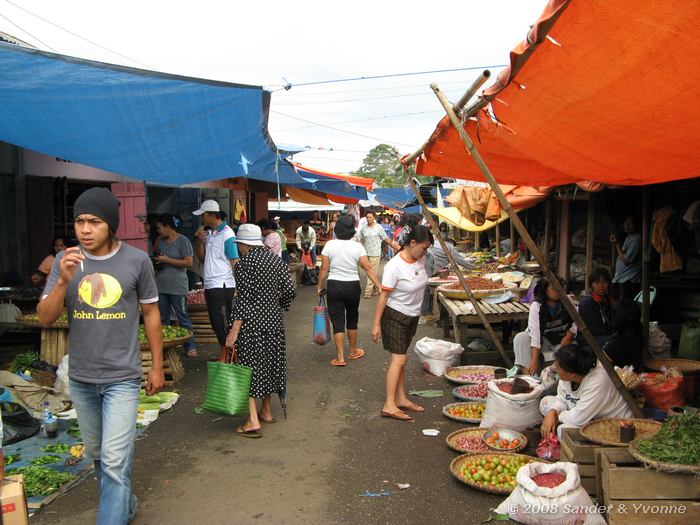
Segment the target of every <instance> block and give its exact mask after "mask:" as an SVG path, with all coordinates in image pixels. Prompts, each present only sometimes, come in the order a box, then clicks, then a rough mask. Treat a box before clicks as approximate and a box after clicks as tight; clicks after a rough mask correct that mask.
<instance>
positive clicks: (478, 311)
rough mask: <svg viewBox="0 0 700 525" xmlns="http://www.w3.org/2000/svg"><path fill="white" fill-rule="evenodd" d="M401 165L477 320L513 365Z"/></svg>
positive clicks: (413, 184)
mask: <svg viewBox="0 0 700 525" xmlns="http://www.w3.org/2000/svg"><path fill="white" fill-rule="evenodd" d="M402 164H403V163H402ZM402 167H403V171H404V175H405V176H406V178H407V179H408V184H409V185H410V186H411V189H412V190H413V193H414V194H415V196H416V199H417V200H418V203H419V204H420V207H421V210H422V211H423V215H424V216H425V219H426V220H427V221H428V224H430V229H431V230H432V231H433V237H435V239H437V241H438V242H439V243H440V246H441V247H442V251H443V252H445V256H446V257H447V260H448V261H450V264H451V265H452V268H454V269H455V273H456V274H457V279H458V280H459V283H460V284H461V285H462V288H463V289H464V291H465V292H466V293H467V296H468V297H469V300H470V301H471V303H472V305H473V306H474V310H476V315H477V316H478V317H479V320H480V321H481V323H482V324H483V325H484V328H486V331H487V332H488V334H489V337H490V338H491V341H493V344H494V345H495V346H496V350H498V353H499V354H501V357H502V358H503V361H504V362H505V364H506V367H507V368H511V367H512V366H513V361H512V360H511V359H510V357H509V356H508V354H506V351H505V349H504V348H503V344H501V340H500V339H499V338H498V337H497V336H496V332H494V330H493V327H492V326H491V323H489V320H488V319H486V315H484V312H483V310H482V309H481V306H479V301H477V299H476V297H474V294H473V293H472V290H471V288H469V285H468V284H467V280H466V279H465V278H464V275H463V274H462V272H460V271H459V266H458V265H457V262H456V261H455V259H454V257H452V254H451V253H450V250H449V249H448V248H447V243H446V242H445V239H443V238H442V235H440V230H439V228H438V225H437V223H436V222H435V220H434V219H433V216H432V214H431V213H430V211H429V210H428V207H427V206H426V205H425V201H424V200H423V197H422V196H421V194H420V191H418V187H417V186H416V182H415V181H414V180H413V177H411V176H410V175H409V173H408V170H407V169H406V165H405V164H403V166H402Z"/></svg>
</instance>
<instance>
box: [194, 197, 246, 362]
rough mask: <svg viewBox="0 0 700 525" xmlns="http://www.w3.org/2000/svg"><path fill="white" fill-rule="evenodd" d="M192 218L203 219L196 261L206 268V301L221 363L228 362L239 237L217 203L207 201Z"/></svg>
mask: <svg viewBox="0 0 700 525" xmlns="http://www.w3.org/2000/svg"><path fill="white" fill-rule="evenodd" d="M192 213H193V215H201V217H202V227H201V228H199V230H197V239H198V241H197V247H196V250H197V257H198V258H199V260H200V261H202V263H203V264H204V272H203V273H204V275H203V277H202V278H203V280H204V297H205V299H206V301H207V310H208V311H209V322H210V323H211V327H212V330H214V333H215V334H216V339H217V341H218V342H219V345H220V346H221V352H220V354H219V360H220V361H224V360H225V359H226V335H227V329H226V328H227V325H228V320H229V317H230V316H231V309H232V307H233V294H234V291H235V289H236V281H235V280H234V278H233V266H234V265H235V264H236V261H237V260H238V245H237V244H236V234H235V233H233V230H232V229H231V227H230V226H229V225H228V224H226V221H225V220H224V219H225V218H226V213H225V212H222V211H221V209H220V208H219V203H218V202H216V201H215V200H206V201H204V202H203V203H202V205H201V206H200V207H199V209H198V210H196V211H193V212H192Z"/></svg>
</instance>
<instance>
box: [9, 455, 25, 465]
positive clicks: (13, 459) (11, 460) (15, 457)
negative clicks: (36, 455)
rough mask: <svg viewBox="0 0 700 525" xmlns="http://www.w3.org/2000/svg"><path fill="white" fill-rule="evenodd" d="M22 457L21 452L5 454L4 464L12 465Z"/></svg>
mask: <svg viewBox="0 0 700 525" xmlns="http://www.w3.org/2000/svg"><path fill="white" fill-rule="evenodd" d="M21 459H22V454H10V455H9V456H5V465H12V464H13V463H17V462H18V461H19V460H21Z"/></svg>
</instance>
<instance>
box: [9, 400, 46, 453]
mask: <svg viewBox="0 0 700 525" xmlns="http://www.w3.org/2000/svg"><path fill="white" fill-rule="evenodd" d="M1 406H2V426H3V435H2V446H3V447H4V446H6V445H11V444H12V443H17V442H18V441H22V440H24V439H27V438H30V437H32V436H33V435H35V434H36V433H37V432H39V429H40V428H41V422H40V421H39V420H38V419H34V418H33V417H32V415H31V414H30V413H29V412H27V410H26V409H25V408H24V407H23V406H22V405H20V404H19V403H13V402H12V401H6V402H4V403H2V404H1Z"/></svg>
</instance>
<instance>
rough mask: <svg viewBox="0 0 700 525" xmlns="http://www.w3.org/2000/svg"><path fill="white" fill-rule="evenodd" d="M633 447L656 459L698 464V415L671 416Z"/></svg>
mask: <svg viewBox="0 0 700 525" xmlns="http://www.w3.org/2000/svg"><path fill="white" fill-rule="evenodd" d="M635 448H636V449H637V450H638V451H639V452H641V453H642V454H644V455H645V456H647V457H649V458H650V459H654V460H656V461H662V462H664V463H676V464H679V465H700V417H698V416H696V415H693V414H683V415H680V416H671V417H669V418H668V419H667V420H666V422H665V423H664V424H663V425H662V426H661V429H660V430H659V431H658V432H657V433H656V434H655V435H654V436H652V437H650V438H649V439H640V440H638V441H637V442H636V443H635Z"/></svg>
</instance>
